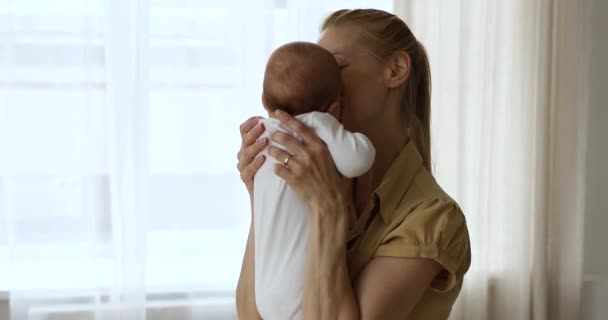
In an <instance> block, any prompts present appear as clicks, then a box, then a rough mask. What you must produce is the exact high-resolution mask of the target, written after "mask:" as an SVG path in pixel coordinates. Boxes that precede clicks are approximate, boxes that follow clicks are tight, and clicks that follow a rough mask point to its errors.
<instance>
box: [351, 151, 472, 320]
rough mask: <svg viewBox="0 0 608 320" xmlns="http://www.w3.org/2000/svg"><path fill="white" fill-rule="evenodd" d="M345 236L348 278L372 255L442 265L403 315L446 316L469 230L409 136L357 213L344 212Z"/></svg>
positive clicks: (466, 260) (465, 262) (465, 259)
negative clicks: (347, 220) (347, 225)
mask: <svg viewBox="0 0 608 320" xmlns="http://www.w3.org/2000/svg"><path fill="white" fill-rule="evenodd" d="M348 239H349V243H348V264H349V271H350V275H351V278H352V279H355V278H356V277H357V276H358V275H359V273H360V272H361V271H362V270H363V268H364V267H365V265H366V264H367V263H368V262H370V260H371V259H373V258H374V257H401V258H428V259H432V260H434V261H436V262H438V263H439V264H440V265H442V266H443V268H444V270H443V271H442V272H441V273H440V274H439V275H438V276H437V277H436V278H435V280H434V281H433V282H432V284H431V288H430V289H429V290H428V291H427V292H426V293H425V294H424V296H423V297H422V298H421V299H420V301H419V302H418V304H417V305H416V306H415V307H414V310H413V311H412V313H411V314H410V316H409V318H408V319H409V320H418V319H421V320H422V319H424V320H431V319H433V320H434V319H447V318H448V316H449V314H450V311H451V309H452V305H453V304H454V301H455V300H456V297H457V296H458V293H459V292H460V288H461V287H462V282H463V277H464V274H465V273H466V272H467V270H468V269H469V265H470V263H471V249H470V244H469V233H468V230H467V225H466V221H465V217H464V215H463V213H462V211H461V210H460V208H459V207H458V204H457V203H456V202H455V201H454V200H452V199H451V198H450V196H448V195H447V194H446V193H445V192H444V191H443V190H442V189H441V187H439V185H438V184H437V182H436V181H435V179H434V178H433V176H432V175H431V174H430V173H429V172H428V171H427V170H426V169H425V168H424V166H423V164H422V157H421V156H420V153H419V152H418V150H417V148H416V146H415V144H414V142H409V143H408V144H407V145H406V146H405V147H404V148H403V150H402V151H401V153H400V154H399V156H398V157H397V159H396V160H395V161H394V162H393V164H392V165H391V167H390V168H389V170H388V171H387V173H386V174H385V175H384V177H383V180H382V182H381V184H380V186H379V187H378V189H377V190H376V191H375V192H374V194H373V201H370V204H369V205H368V207H367V208H366V209H365V210H364V211H363V213H362V214H361V215H360V217H359V218H357V217H356V216H355V215H352V216H351V217H350V228H349V237H348ZM404 318H405V317H404Z"/></svg>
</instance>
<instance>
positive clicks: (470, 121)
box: [395, 0, 591, 319]
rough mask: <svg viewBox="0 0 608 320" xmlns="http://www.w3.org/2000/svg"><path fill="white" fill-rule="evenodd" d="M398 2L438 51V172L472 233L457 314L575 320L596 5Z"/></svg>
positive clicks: (434, 66)
mask: <svg viewBox="0 0 608 320" xmlns="http://www.w3.org/2000/svg"><path fill="white" fill-rule="evenodd" d="M395 6H396V10H397V14H398V15H400V16H401V17H402V18H403V19H404V20H405V21H406V23H408V25H409V26H410V27H411V28H412V31H413V32H414V34H415V35H416V36H417V37H418V39H419V40H420V41H421V42H422V43H423V44H424V45H425V46H426V48H427V50H428V51H429V54H430V63H431V70H432V75H433V97H432V100H433V115H432V119H433V124H432V134H433V135H432V139H433V153H434V161H435V163H434V169H435V175H436V177H437V179H438V181H439V182H440V183H441V184H442V186H444V187H445V188H446V190H447V191H448V193H450V194H451V195H452V196H454V198H455V199H456V200H457V201H459V203H460V204H461V205H462V207H463V210H464V212H465V215H466V216H467V222H468V225H469V231H470V236H471V245H472V266H471V269H470V270H469V273H468V274H467V276H466V278H465V283H464V286H463V289H462V292H461V295H460V297H459V299H458V301H457V303H456V305H455V306H454V310H453V313H452V317H451V319H576V318H578V315H579V310H578V308H579V304H580V286H581V268H582V255H581V252H582V243H583V242H582V217H583V203H582V199H583V198H582V195H583V193H584V183H583V181H582V180H581V179H582V177H584V174H583V171H582V169H583V164H584V154H585V150H584V145H585V143H584V141H585V140H584V139H585V137H584V132H585V130H584V128H585V114H586V111H585V110H586V108H587V101H586V89H585V88H586V81H585V79H587V69H586V67H585V66H587V65H588V63H589V62H588V61H589V52H588V51H589V50H590V41H589V39H588V35H589V34H590V32H589V31H590V26H589V23H588V21H589V20H590V19H589V17H590V12H591V11H590V1H582V2H577V3H576V4H574V3H571V2H568V1H561V0H541V1H532V2H530V1H508V2H504V1H502V2H492V1H490V2H488V1H440V0H437V1H424V2H423V1H395ZM573 60H575V61H577V63H572V61H573Z"/></svg>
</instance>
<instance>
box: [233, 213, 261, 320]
mask: <svg viewBox="0 0 608 320" xmlns="http://www.w3.org/2000/svg"><path fill="white" fill-rule="evenodd" d="M252 207H253V203H252ZM253 230H254V229H253V220H252V221H251V225H250V227H249V236H248V237H247V246H246V247H245V255H244V257H243V264H242V266H241V275H240V276H239V282H238V285H237V287H236V311H237V314H238V317H239V319H243V320H247V319H256V320H258V319H262V317H260V314H259V313H258V308H257V306H256V303H255V260H254V255H255V246H254V237H255V236H254V231H253Z"/></svg>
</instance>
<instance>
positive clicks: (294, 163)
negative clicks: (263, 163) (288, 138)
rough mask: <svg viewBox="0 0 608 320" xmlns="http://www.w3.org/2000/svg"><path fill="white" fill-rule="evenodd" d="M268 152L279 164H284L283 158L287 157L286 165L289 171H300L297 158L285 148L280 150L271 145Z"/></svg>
mask: <svg viewBox="0 0 608 320" xmlns="http://www.w3.org/2000/svg"><path fill="white" fill-rule="evenodd" d="M268 154H269V155H270V156H271V157H273V158H274V159H275V160H277V162H278V164H280V165H281V166H285V159H288V158H289V160H288V161H287V167H288V168H289V171H291V172H293V173H299V172H301V168H302V166H301V165H300V163H299V162H298V159H297V157H296V156H295V154H294V155H292V154H290V153H289V152H287V151H285V150H281V149H279V148H277V147H273V146H269V147H268Z"/></svg>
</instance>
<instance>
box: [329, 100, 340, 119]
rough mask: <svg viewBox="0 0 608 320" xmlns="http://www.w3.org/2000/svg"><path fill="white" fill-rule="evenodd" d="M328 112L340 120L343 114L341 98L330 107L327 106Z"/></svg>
mask: <svg viewBox="0 0 608 320" xmlns="http://www.w3.org/2000/svg"><path fill="white" fill-rule="evenodd" d="M327 113H329V114H331V115H332V116H333V117H334V118H336V120H338V121H340V116H341V115H342V104H341V103H340V100H339V99H336V101H334V102H333V103H332V104H331V105H329V108H327Z"/></svg>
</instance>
